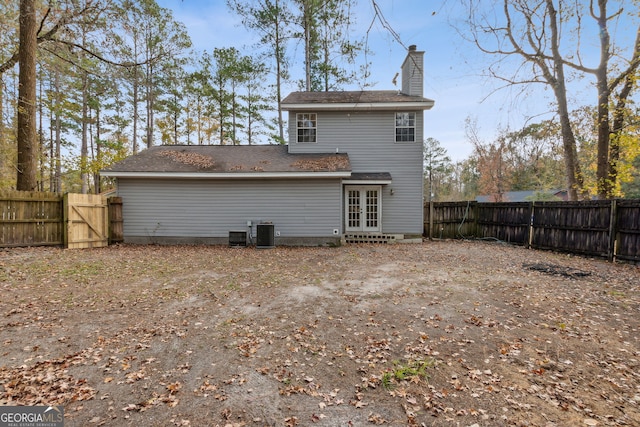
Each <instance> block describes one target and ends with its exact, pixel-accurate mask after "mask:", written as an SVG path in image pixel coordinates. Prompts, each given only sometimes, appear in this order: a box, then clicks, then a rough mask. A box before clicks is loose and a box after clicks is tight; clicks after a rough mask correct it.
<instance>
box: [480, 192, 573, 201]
mask: <svg viewBox="0 0 640 427" xmlns="http://www.w3.org/2000/svg"><path fill="white" fill-rule="evenodd" d="M564 193H566V190H521V191H506V192H504V193H503V194H502V201H503V202H529V201H531V200H532V199H533V198H535V197H536V196H537V195H549V196H556V197H558V198H560V199H563V198H564V197H563V196H564ZM495 199H496V196H495V195H481V196H477V197H476V201H477V202H481V203H491V202H494V201H495Z"/></svg>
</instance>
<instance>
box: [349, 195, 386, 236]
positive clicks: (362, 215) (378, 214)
mask: <svg viewBox="0 0 640 427" xmlns="http://www.w3.org/2000/svg"><path fill="white" fill-rule="evenodd" d="M371 190H373V191H377V198H376V206H375V208H376V211H375V222H376V226H375V227H367V221H368V218H367V213H368V212H367V191H371ZM350 191H358V192H359V195H358V202H359V205H358V208H359V212H358V222H359V226H357V227H350V226H349V213H350V212H351V208H352V206H351V205H350V204H349V202H350V200H349V192H350ZM344 230H345V233H380V232H382V186H381V185H345V186H344Z"/></svg>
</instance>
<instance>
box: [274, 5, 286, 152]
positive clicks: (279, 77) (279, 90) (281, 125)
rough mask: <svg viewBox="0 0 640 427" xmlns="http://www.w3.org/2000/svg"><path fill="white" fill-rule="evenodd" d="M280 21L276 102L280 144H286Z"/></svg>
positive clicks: (276, 40) (276, 39)
mask: <svg viewBox="0 0 640 427" xmlns="http://www.w3.org/2000/svg"><path fill="white" fill-rule="evenodd" d="M278 8H279V5H278V0H276V10H278ZM281 43H282V41H281V40H280V19H279V18H278V23H276V37H275V49H276V100H277V101H278V134H279V136H280V143H281V144H283V143H284V120H283V118H282V107H281V103H282V60H283V58H282V48H281V46H280V44H281Z"/></svg>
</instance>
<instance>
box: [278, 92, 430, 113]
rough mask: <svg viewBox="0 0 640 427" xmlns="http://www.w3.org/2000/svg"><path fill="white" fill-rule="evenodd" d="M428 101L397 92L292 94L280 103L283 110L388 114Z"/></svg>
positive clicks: (427, 106) (422, 107) (425, 106)
mask: <svg viewBox="0 0 640 427" xmlns="http://www.w3.org/2000/svg"><path fill="white" fill-rule="evenodd" d="M433 104H434V101H433V100H432V99H427V98H423V97H421V96H409V95H405V94H404V93H401V92H400V91H398V90H367V91H362V90H361V91H341V92H292V93H290V94H289V95H288V96H287V97H286V98H285V99H283V100H282V102H281V107H282V109H283V110H292V111H293V110H309V109H313V110H345V109H346V110H388V109H392V110H393V109H407V108H411V109H418V110H428V109H430V108H431V107H433Z"/></svg>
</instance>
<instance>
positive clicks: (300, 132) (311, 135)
mask: <svg viewBox="0 0 640 427" xmlns="http://www.w3.org/2000/svg"><path fill="white" fill-rule="evenodd" d="M317 124H318V119H317V116H316V113H298V114H296V133H297V139H296V141H297V142H317V140H316V133H317V130H318V129H317Z"/></svg>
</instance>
